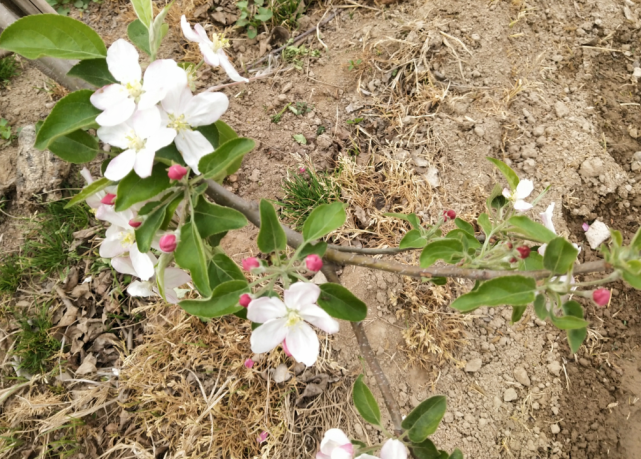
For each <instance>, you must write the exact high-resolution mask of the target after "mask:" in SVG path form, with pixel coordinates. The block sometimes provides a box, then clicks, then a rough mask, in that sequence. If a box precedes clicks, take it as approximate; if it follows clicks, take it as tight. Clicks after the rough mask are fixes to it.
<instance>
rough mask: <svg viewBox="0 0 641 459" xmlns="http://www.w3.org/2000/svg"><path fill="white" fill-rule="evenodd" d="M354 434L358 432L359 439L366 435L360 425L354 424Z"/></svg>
mask: <svg viewBox="0 0 641 459" xmlns="http://www.w3.org/2000/svg"><path fill="white" fill-rule="evenodd" d="M354 432H356V435H357V436H359V437H362V436H363V433H364V432H363V428H362V427H361V425H360V424H354Z"/></svg>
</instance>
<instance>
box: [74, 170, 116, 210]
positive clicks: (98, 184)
mask: <svg viewBox="0 0 641 459" xmlns="http://www.w3.org/2000/svg"><path fill="white" fill-rule="evenodd" d="M110 184H111V182H110V181H109V179H106V178H104V177H103V178H101V179H98V180H96V181H95V182H93V183H92V184H90V185H87V186H86V187H84V188H83V189H82V190H80V192H79V193H78V194H77V195H75V196H74V197H73V198H71V199H70V200H69V202H68V203H67V204H66V205H65V209H68V208H69V207H72V206H75V205H76V204H78V203H79V202H82V201H84V200H85V199H87V198H88V197H89V196H93V195H94V194H96V193H98V192H99V191H102V190H104V189H105V188H107V187H108V186H109V185H110Z"/></svg>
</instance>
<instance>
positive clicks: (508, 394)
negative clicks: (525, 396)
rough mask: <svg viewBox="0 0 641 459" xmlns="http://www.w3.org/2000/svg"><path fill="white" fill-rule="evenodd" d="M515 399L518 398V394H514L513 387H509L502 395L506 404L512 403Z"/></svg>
mask: <svg viewBox="0 0 641 459" xmlns="http://www.w3.org/2000/svg"><path fill="white" fill-rule="evenodd" d="M517 398H519V394H517V393H516V390H515V389H514V388H513V387H510V388H509V389H507V390H506V391H505V392H504V393H503V400H504V401H506V402H513V401H514V400H516V399H517Z"/></svg>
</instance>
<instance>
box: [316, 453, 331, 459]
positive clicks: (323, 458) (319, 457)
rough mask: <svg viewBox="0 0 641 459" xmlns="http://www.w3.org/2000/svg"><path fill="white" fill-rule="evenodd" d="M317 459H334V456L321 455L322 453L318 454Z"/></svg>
mask: <svg viewBox="0 0 641 459" xmlns="http://www.w3.org/2000/svg"><path fill="white" fill-rule="evenodd" d="M316 459H332V456H329V455H327V454H324V453H321V452H320V451H319V452H317V453H316Z"/></svg>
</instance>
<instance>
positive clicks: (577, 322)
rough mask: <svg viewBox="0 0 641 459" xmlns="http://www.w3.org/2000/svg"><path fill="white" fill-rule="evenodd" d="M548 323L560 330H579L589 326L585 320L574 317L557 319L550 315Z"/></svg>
mask: <svg viewBox="0 0 641 459" xmlns="http://www.w3.org/2000/svg"><path fill="white" fill-rule="evenodd" d="M550 321H552V323H553V324H554V326H555V327H556V328H558V329H560V330H578V329H580V328H586V327H587V326H588V325H589V323H588V322H587V320H584V319H580V318H579V317H574V316H563V317H558V316H555V315H554V314H550Z"/></svg>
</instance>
